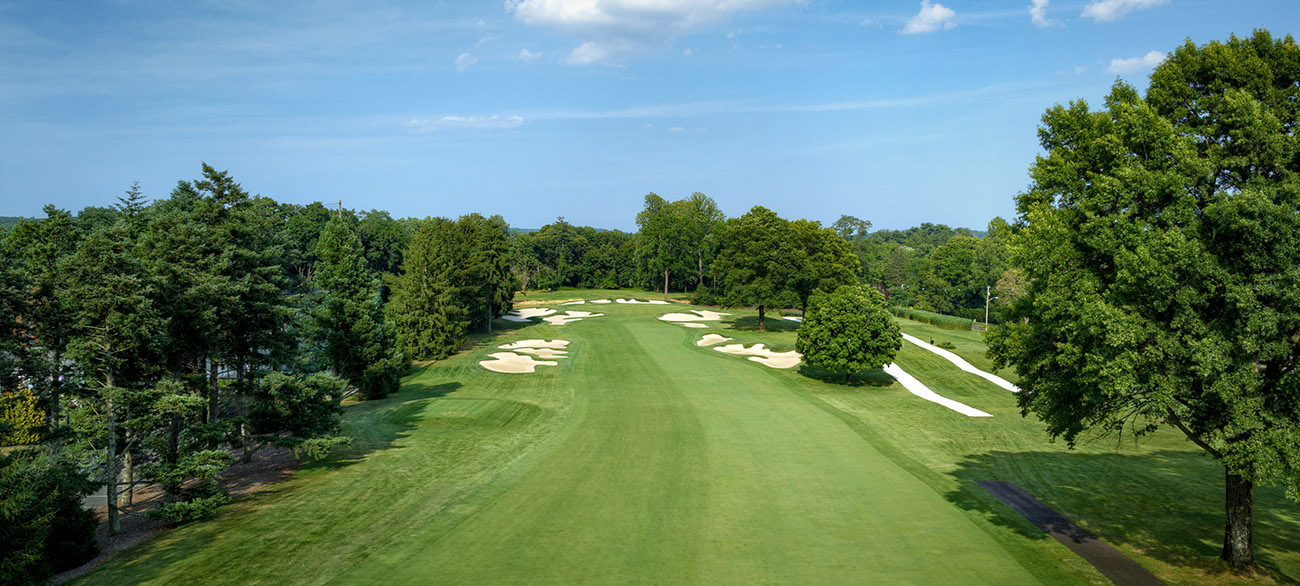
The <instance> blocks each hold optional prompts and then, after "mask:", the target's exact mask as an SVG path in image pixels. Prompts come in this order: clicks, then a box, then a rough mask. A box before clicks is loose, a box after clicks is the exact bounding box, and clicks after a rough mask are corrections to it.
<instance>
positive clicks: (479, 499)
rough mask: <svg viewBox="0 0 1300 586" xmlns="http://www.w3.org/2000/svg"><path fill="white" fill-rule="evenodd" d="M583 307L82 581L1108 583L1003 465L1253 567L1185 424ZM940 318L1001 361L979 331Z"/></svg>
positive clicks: (426, 380) (458, 361)
mask: <svg viewBox="0 0 1300 586" xmlns="http://www.w3.org/2000/svg"><path fill="white" fill-rule="evenodd" d="M530 297H531V300H534V301H536V300H539V299H538V298H539V297H540V298H542V299H540V301H545V302H548V303H556V302H559V301H564V300H568V299H577V298H584V297H585V298H599V297H605V298H610V299H613V298H617V297H624V298H628V297H636V298H639V299H657V298H660V297H661V295H656V294H650V293H645V292H632V291H622V292H587V291H562V292H558V293H550V294H545V295H530ZM557 308H558V307H557ZM597 308H599V309H597ZM561 309H562V308H561ZM578 309H582V310H588V311H592V310H594V311H599V312H603V313H605V314H606V315H605V316H604V317H599V318H592V319H588V320H584V321H581V322H576V323H572V324H569V325H566V326H561V327H555V326H549V325H545V324H538V325H530V326H515V325H509V324H506V323H505V322H498V325H501V326H504V329H501V330H499V331H498V332H496V333H495V334H493V335H491V336H486V337H482V338H479V339H478V342H479V345H478V346H477V347H475V348H474V349H472V350H469V351H467V352H464V353H462V354H461V355H458V356H456V357H454V358H452V359H449V360H446V361H442V362H439V363H436V364H431V365H426V366H424V367H422V368H420V369H419V370H417V371H416V372H415V373H414V374H413V375H412V376H411V377H409V378H408V379H407V380H406V384H405V386H404V387H403V391H402V392H401V393H399V394H397V395H395V396H393V397H391V398H389V399H387V400H384V401H380V402H371V403H364V404H353V405H349V406H348V407H347V414H346V421H347V430H348V433H350V434H351V435H353V436H354V437H355V438H357V441H356V442H355V444H354V446H353V447H352V448H350V449H349V450H347V451H346V452H344V453H341V454H338V455H336V456H334V457H331V458H330V459H328V460H326V461H323V462H320V463H316V464H312V465H309V466H307V467H305V468H304V469H303V470H302V471H301V472H299V473H298V474H297V475H295V477H294V478H293V479H292V480H290V481H288V482H285V483H282V484H280V485H278V486H276V487H273V488H272V489H269V490H267V491H264V492H261V493H258V494H257V495H255V496H253V497H252V498H249V499H246V500H243V501H240V502H238V503H235V504H233V505H231V506H230V507H228V508H227V509H226V510H224V511H223V512H222V513H221V514H220V515H219V516H218V517H217V518H216V519H214V520H212V521H209V522H206V523H200V524H194V525H190V526H186V527H182V528H180V529H177V530H175V531H172V532H170V533H168V534H166V535H163V536H162V537H160V538H158V539H155V540H154V541H151V542H148V543H146V544H144V545H142V546H140V547H137V548H136V549H134V550H132V551H129V552H126V553H125V554H122V555H120V556H119V557H118V558H117V559H115V560H114V561H113V562H111V563H110V564H108V565H106V566H105V567H104V568H101V569H100V570H98V571H96V572H94V573H92V574H90V575H88V576H87V577H85V578H84V579H83V581H82V583H93V584H98V583H105V584H122V583H159V584H187V583H189V584H223V583H228V584H324V583H338V584H352V583H447V584H462V583H465V584H501V583H526V584H575V583H610V584H613V583H620V584H621V583H646V584H695V583H719V584H742V583H743V584H750V583H787V584H806V583H827V584H831V583H850V584H861V583H882V584H883V583H890V584H893V583H910V584H954V583H963V584H1034V583H1042V584H1087V583H1104V579H1103V578H1102V577H1101V576H1100V575H1099V574H1097V573H1096V572H1095V571H1094V570H1092V569H1091V568H1090V567H1089V566H1087V564H1085V563H1083V562H1082V561H1081V560H1079V559H1078V558H1077V557H1075V556H1073V554H1070V553H1069V552H1068V551H1067V550H1065V549H1064V548H1063V547H1061V546H1060V545H1059V544H1057V543H1056V542H1055V541H1052V540H1050V539H1047V538H1045V537H1044V536H1043V535H1042V534H1041V532H1038V531H1037V529H1035V528H1033V527H1032V526H1030V525H1029V524H1028V523H1026V522H1024V521H1023V520H1021V519H1020V518H1019V517H1018V516H1017V515H1016V514H1015V513H1014V512H1012V511H1010V510H1009V509H1006V508H1005V507H1003V506H1001V505H1000V504H999V503H998V502H997V501H995V500H994V499H992V497H991V496H989V495H988V494H987V493H985V492H983V489H980V488H979V487H978V486H976V485H974V484H973V482H974V481H975V480H982V479H994V480H1007V481H1011V482H1015V483H1017V484H1020V485H1021V486H1023V487H1024V488H1026V489H1027V490H1029V491H1030V492H1031V493H1034V494H1035V495H1037V496H1038V497H1039V498H1040V499H1042V500H1044V502H1047V503H1048V504H1049V505H1052V506H1054V507H1057V508H1058V510H1061V511H1062V512H1063V513H1065V514H1066V515H1067V516H1069V517H1071V518H1072V519H1074V520H1075V521H1076V522H1079V523H1080V524H1081V525H1084V526H1085V527H1087V528H1088V529H1090V530H1092V531H1094V532H1095V533H1098V534H1099V535H1101V536H1102V537H1103V538H1105V539H1107V540H1108V541H1110V542H1111V543H1112V544H1115V545H1117V546H1118V547H1121V549H1124V550H1125V551H1127V552H1129V553H1130V554H1132V555H1135V556H1136V557H1137V558H1138V559H1139V561H1141V562H1142V563H1144V564H1145V565H1147V566H1148V567H1151V568H1152V569H1153V570H1155V571H1157V572H1158V573H1159V574H1161V576H1162V577H1164V578H1166V579H1167V580H1170V581H1172V582H1174V583H1229V582H1232V581H1233V578H1232V577H1231V576H1226V575H1219V574H1214V573H1213V571H1214V568H1213V567H1212V565H1209V566H1207V565H1206V564H1204V563H1203V562H1202V560H1203V559H1204V558H1205V557H1206V556H1208V557H1213V552H1210V553H1208V554H1207V553H1206V545H1205V543H1206V542H1213V541H1215V540H1217V539H1218V538H1219V534H1218V532H1219V531H1220V530H1221V526H1222V522H1221V520H1220V518H1219V517H1218V515H1220V514H1221V513H1219V512H1218V510H1217V506H1216V505H1217V503H1219V502H1221V498H1222V497H1221V496H1220V493H1219V491H1220V490H1221V488H1220V485H1221V482H1222V481H1221V471H1219V470H1218V468H1217V466H1215V465H1214V464H1213V462H1212V461H1209V460H1208V459H1205V458H1200V457H1199V456H1198V455H1197V454H1196V451H1195V449H1194V448H1191V447H1190V446H1189V445H1187V444H1186V442H1182V441H1180V440H1179V439H1178V438H1177V437H1174V436H1173V435H1170V434H1157V436H1155V437H1153V438H1151V439H1150V440H1144V442H1143V443H1142V444H1141V445H1139V446H1136V447H1134V446H1132V445H1131V443H1128V444H1124V445H1119V446H1117V445H1116V444H1115V442H1113V441H1109V442H1105V443H1093V444H1089V445H1087V446H1084V447H1082V448H1081V449H1080V450H1076V451H1074V452H1068V451H1066V450H1065V449H1064V447H1063V446H1060V445H1053V444H1048V443H1047V441H1046V439H1045V436H1044V435H1043V433H1042V430H1041V426H1039V425H1038V424H1037V423H1035V422H1033V421H1032V420H1025V419H1022V418H1020V416H1019V414H1018V412H1017V411H1016V409H1015V403H1014V396H1012V395H1011V394H1010V393H1008V392H1006V391H1003V390H1002V389H999V388H997V387H995V386H993V385H991V384H988V383H987V382H985V381H983V380H982V379H979V378H978V377H974V376H972V375H968V374H966V373H962V372H960V371H958V370H956V369H955V368H953V367H952V366H951V365H950V364H948V363H947V362H946V361H943V360H942V359H941V358H939V357H937V356H934V355H933V354H930V353H928V352H924V351H921V350H918V349H916V348H914V347H911V346H910V345H909V346H906V347H905V348H904V350H903V352H902V354H900V356H899V358H898V362H899V364H900V365H901V366H903V368H905V369H907V370H908V372H911V373H912V374H913V375H915V376H917V377H918V378H920V379H921V380H922V381H923V382H926V383H927V384H929V385H930V386H931V387H932V388H934V389H935V390H936V391H938V392H940V393H941V394H944V395H945V396H949V397H951V398H954V399H956V400H960V401H963V402H966V403H968V404H970V405H972V406H974V407H977V408H979V409H983V410H985V411H988V412H990V413H993V414H994V415H995V417H994V418H991V419H971V418H966V417H964V416H961V415H959V414H956V413H954V412H952V411H949V410H947V409H945V408H943V407H940V406H938V405H934V404H932V403H928V402H925V401H922V400H920V399H917V398H916V397H914V396H912V395H910V394H908V393H907V392H906V391H904V390H902V389H901V387H900V386H899V385H896V384H892V379H890V378H889V377H887V376H883V375H881V374H880V373H875V374H869V375H867V376H863V377H856V378H855V381H854V383H853V384H852V385H842V384H836V383H832V382H823V381H822V380H821V378H819V376H824V374H825V373H818V372H816V371H815V370H813V369H798V368H796V369H791V370H786V371H778V370H772V369H769V368H767V367H765V366H762V365H759V364H757V363H754V362H751V361H748V360H746V359H744V358H743V357H737V356H731V355H725V354H722V353H718V352H714V351H712V350H709V349H707V348H701V347H698V346H696V345H695V344H694V341H695V340H697V339H698V338H699V337H700V336H701V335H703V334H704V333H708V332H717V333H721V334H723V335H726V336H729V337H733V338H735V339H736V341H738V342H744V343H747V344H749V343H755V342H763V343H766V344H767V345H768V346H769V347H772V348H775V349H777V350H784V349H789V348H791V347H793V342H794V335H795V334H794V330H795V328H797V326H798V324H796V323H794V322H789V321H784V320H779V319H776V318H775V316H771V315H770V316H769V329H771V330H773V331H769V332H758V331H756V327H755V326H756V321H757V320H756V318H755V317H754V315H753V313H752V312H745V311H734V312H733V313H734V315H733V316H730V317H729V318H728V321H727V322H726V323H723V324H711V328H710V329H688V328H684V327H681V326H676V325H671V324H667V323H664V322H660V321H658V320H657V319H655V317H656V316H657V315H659V314H661V313H665V312H667V311H680V310H682V309H683V306H682V305H679V304H676V303H675V304H673V305H672V306H667V307H666V306H662V305H658V306H656V305H618V304H609V305H600V306H591V305H586V306H581V307H578ZM904 329H905V331H908V332H909V333H911V334H913V335H916V336H917V337H921V338H923V339H928V338H929V337H931V336H930V332H929V330H926V329H925V328H924V327H923V326H919V325H918V324H911V323H905V324H904ZM937 332H941V334H940V333H936V335H935V337H936V338H937V337H938V336H939V335H950V336H951V335H957V336H958V337H959V339H957V340H953V341H954V343H957V344H958V350H957V352H958V353H959V354H961V355H963V356H964V357H966V358H967V359H968V360H971V362H972V363H975V364H976V365H977V366H986V365H987V361H985V363H984V364H981V362H979V360H983V358H982V356H977V355H975V354H973V352H976V351H979V352H982V349H981V347H980V343H979V340H978V338H977V337H976V338H969V339H968V338H961V336H965V335H966V334H965V333H963V332H948V331H946V330H937ZM973 335H974V336H978V334H973ZM524 338H548V339H553V338H563V339H568V340H571V341H572V342H573V343H572V344H571V345H570V347H569V348H570V350H571V351H570V355H569V358H567V359H560V360H559V361H558V362H559V365H558V366H556V367H539V368H538V372H537V373H535V374H521V375H503V374H497V373H492V372H489V371H486V370H484V369H482V368H480V367H479V366H478V365H477V361H478V360H481V359H484V358H485V357H486V354H487V353H489V352H492V351H494V349H495V346H496V345H498V344H503V343H507V342H510V341H514V340H518V339H524ZM936 341H937V340H936ZM801 370H802V372H801ZM810 375H811V376H810ZM827 380H828V381H829V380H830V379H829V378H828V379H827ZM1216 471H1217V472H1216ZM1216 474H1217V475H1216ZM1259 501H1260V502H1259V505H1260V510H1259V511H1257V514H1256V524H1257V529H1258V531H1259V533H1258V534H1257V544H1258V545H1259V546H1260V556H1261V558H1262V560H1263V561H1264V562H1265V564H1266V565H1267V566H1268V567H1270V568H1272V569H1273V570H1274V571H1276V572H1278V573H1279V574H1281V575H1283V576H1290V578H1291V579H1295V578H1296V577H1297V576H1300V571H1298V570H1297V568H1300V560H1297V559H1296V554H1295V553H1294V552H1296V551H1297V550H1300V543H1296V539H1297V537H1296V536H1297V535H1298V534H1300V519H1297V517H1298V515H1297V508H1296V507H1295V506H1294V504H1287V503H1286V502H1284V501H1282V500H1281V499H1280V497H1279V495H1278V494H1277V493H1276V491H1268V490H1264V491H1260V495H1259ZM1284 580H1285V578H1284Z"/></svg>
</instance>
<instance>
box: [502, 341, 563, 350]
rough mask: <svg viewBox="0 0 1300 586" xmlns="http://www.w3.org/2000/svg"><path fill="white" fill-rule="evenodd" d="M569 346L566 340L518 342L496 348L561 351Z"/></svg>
mask: <svg viewBox="0 0 1300 586" xmlns="http://www.w3.org/2000/svg"><path fill="white" fill-rule="evenodd" d="M568 345H569V341H568V340H520V341H518V342H514V343H511V344H505V345H503V346H497V348H500V349H502V350H518V349H520V348H555V349H557V350H558V349H563V348H565V347H567V346H568Z"/></svg>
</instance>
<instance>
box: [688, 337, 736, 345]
mask: <svg viewBox="0 0 1300 586" xmlns="http://www.w3.org/2000/svg"><path fill="white" fill-rule="evenodd" d="M730 339H731V338H724V337H722V336H719V335H718V334H705V335H704V337H703V338H700V340H699V341H698V342H696V343H695V345H696V346H712V345H714V344H719V343H722V342H726V341H728V340H730Z"/></svg>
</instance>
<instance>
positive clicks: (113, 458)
mask: <svg viewBox="0 0 1300 586" xmlns="http://www.w3.org/2000/svg"><path fill="white" fill-rule="evenodd" d="M107 380H108V385H107V386H106V387H105V388H106V389H109V392H110V393H112V390H111V389H112V388H113V375H111V374H110V375H108V379H107ZM104 404H105V410H106V411H107V413H108V447H107V448H104V473H105V474H104V476H105V477H106V478H105V480H106V481H105V484H104V500H105V501H107V504H108V534H109V535H117V532H118V531H120V530H121V529H122V523H121V521H118V519H117V416H116V415H115V414H114V413H113V399H112V397H109V398H108V399H107V400H106V401H104Z"/></svg>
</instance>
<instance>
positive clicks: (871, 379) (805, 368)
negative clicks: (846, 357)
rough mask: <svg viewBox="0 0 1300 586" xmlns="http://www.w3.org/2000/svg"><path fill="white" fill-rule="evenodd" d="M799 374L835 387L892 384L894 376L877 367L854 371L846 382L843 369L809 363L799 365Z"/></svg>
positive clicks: (883, 385) (885, 385)
mask: <svg viewBox="0 0 1300 586" xmlns="http://www.w3.org/2000/svg"><path fill="white" fill-rule="evenodd" d="M799 374H801V375H803V376H806V377H808V378H811V379H816V380H819V381H821V382H824V383H826V384H828V385H835V386H837V387H850V388H857V387H887V386H889V385H892V384H894V377H892V376H889V375H888V374H885V371H883V370H881V369H879V368H877V369H875V370H868V371H866V372H857V373H854V374H853V375H852V376H851V377H850V378H849V380H848V381H847V382H845V380H844V371H836V370H830V369H827V368H822V367H820V366H812V365H809V364H802V365H800V366H799Z"/></svg>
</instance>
